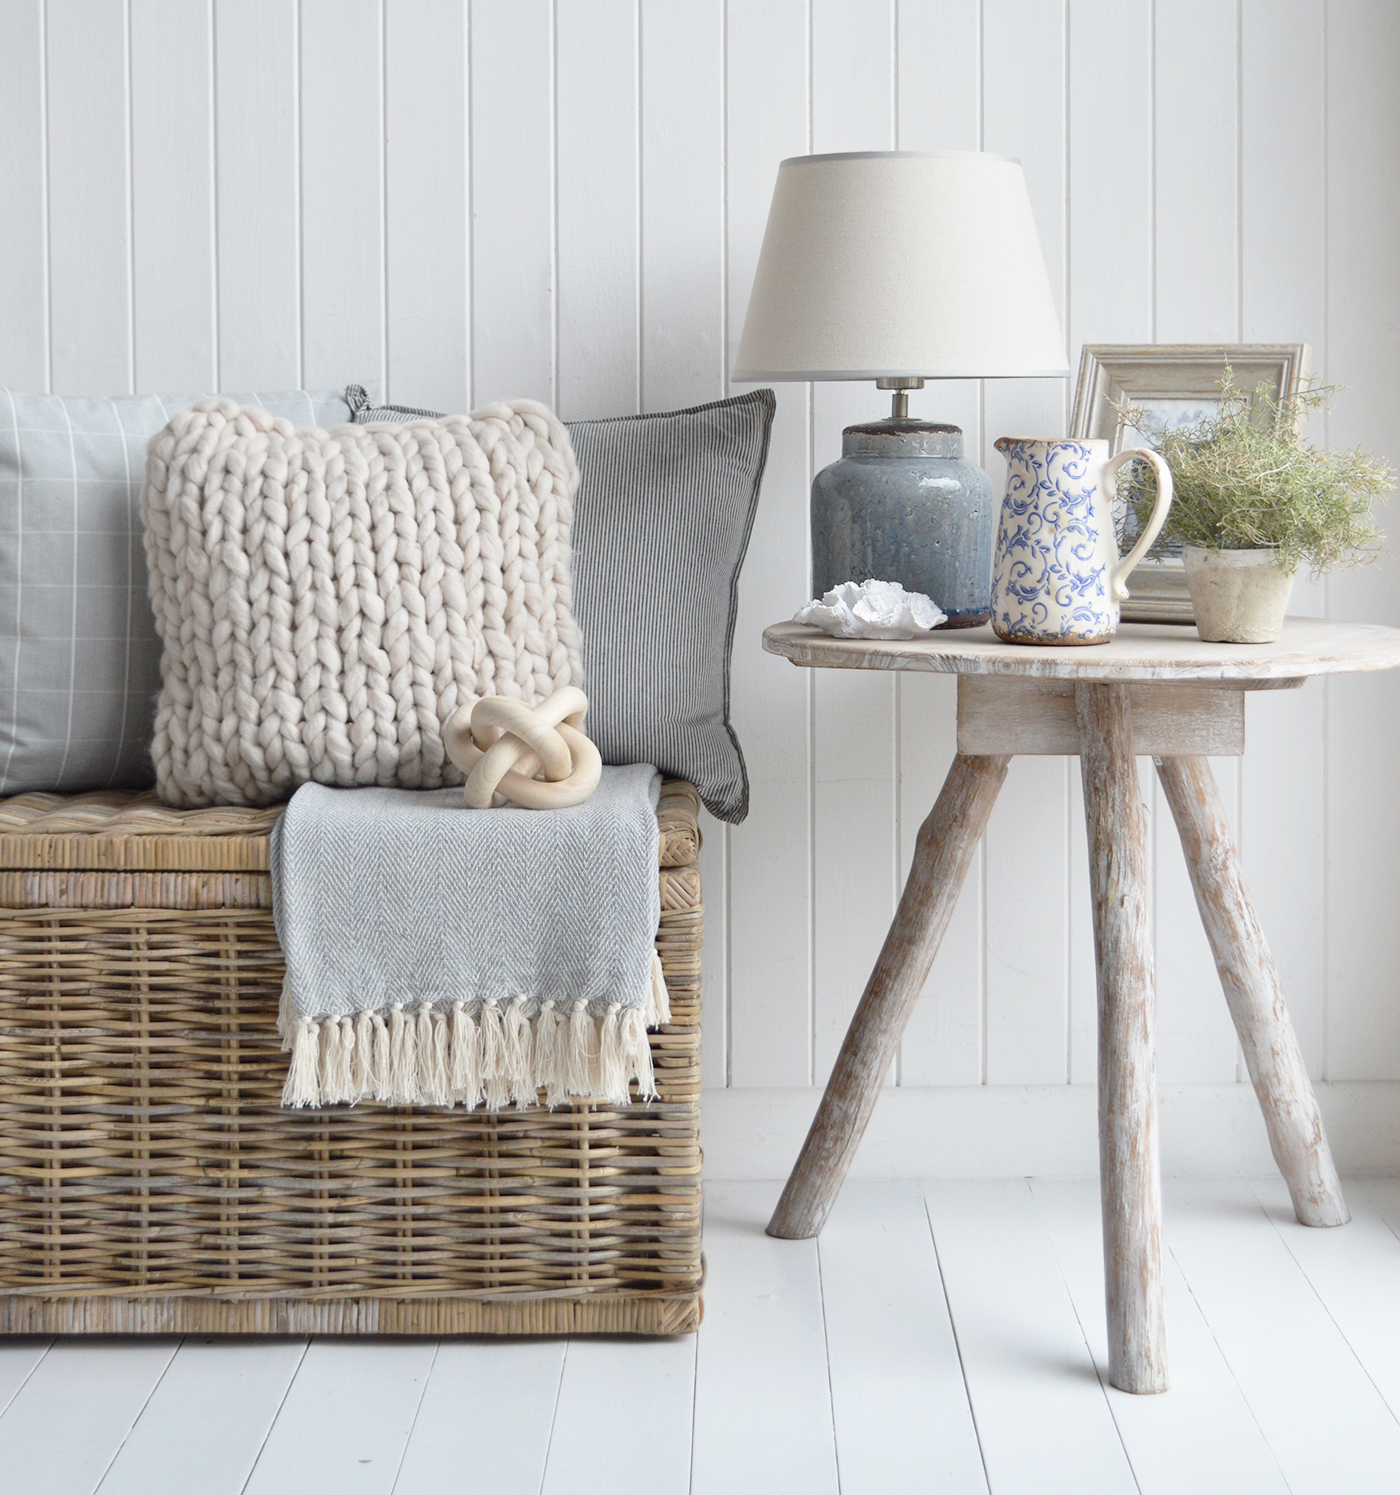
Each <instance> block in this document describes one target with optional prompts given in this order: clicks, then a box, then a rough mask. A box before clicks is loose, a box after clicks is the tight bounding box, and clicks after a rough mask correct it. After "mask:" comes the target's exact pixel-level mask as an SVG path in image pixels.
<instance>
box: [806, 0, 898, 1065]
mask: <svg viewBox="0 0 1400 1495" xmlns="http://www.w3.org/2000/svg"><path fill="white" fill-rule="evenodd" d="M893 41H894V15H893V0H813V5H812V149H813V150H814V151H850V150H889V149H891V147H892V146H893V145H894V53H893ZM812 409H813V431H812V437H813V450H814V466H815V467H817V468H822V467H825V466H826V465H827V464H828V463H829V462H833V461H835V460H836V458H837V457H839V456H840V455H841V431H842V428H843V427H844V426H848V425H851V424H854V423H855V422H857V421H865V420H871V419H877V418H879V417H880V416H881V415H883V414H886V413H888V410H889V396H888V395H887V394H882V393H880V392H879V391H877V390H875V389H874V388H873V387H872V386H871V385H870V384H861V383H846V382H840V383H820V384H817V385H815V386H814V387H813V407H812ZM841 579H842V580H843V581H844V580H846V579H847V578H845V577H843V578H841ZM856 579H857V580H864V578H856ZM813 690H814V694H815V702H816V713H815V734H816V735H815V739H814V763H815V768H816V788H815V841H814V847H813V855H814V861H815V868H816V873H817V875H816V880H815V885H814V889H813V900H814V904H813V907H814V916H815V921H816V923H815V931H816V938H815V955H816V964H815V970H814V1010H815V1014H816V1042H815V1049H814V1062H815V1078H816V1080H817V1081H818V1082H825V1080H826V1076H827V1073H828V1071H829V1070H830V1068H831V1065H832V1062H833V1061H834V1060H835V1058H836V1051H837V1049H838V1047H839V1046H840V1042H841V1038H842V1036H843V1035H844V1033H845V1031H846V1025H847V1023H848V1022H849V1021H850V1016H851V1013H852V1012H853V1011H854V1010H855V1004H856V1002H857V1001H858V1000H859V998H860V994H861V990H862V988H863V987H864V985H865V978H866V976H867V975H868V974H869V972H870V967H871V966H872V965H873V964H874V962H875V957H876V955H877V954H878V953H879V949H880V944H881V942H882V941H883V939H884V937H885V932H886V930H887V929H888V928H889V923H890V918H891V916H892V914H893V912H894V900H895V877H896V872H897V867H896V862H895V857H896V848H895V815H894V805H895V781H894V770H895V730H894V677H893V676H891V675H888V674H878V673H875V672H869V673H867V672H865V671H862V670H820V671H818V672H817V673H816V678H815V680H814V681H813Z"/></svg>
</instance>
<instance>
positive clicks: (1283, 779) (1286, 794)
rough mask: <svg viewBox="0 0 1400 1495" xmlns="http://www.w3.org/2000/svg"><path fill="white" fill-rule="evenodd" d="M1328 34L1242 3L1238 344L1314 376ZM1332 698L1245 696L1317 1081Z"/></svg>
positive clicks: (1262, 812) (1293, 16)
mask: <svg viewBox="0 0 1400 1495" xmlns="http://www.w3.org/2000/svg"><path fill="white" fill-rule="evenodd" d="M1324 39H1325V26H1324V20H1323V0H1245V3H1244V5H1243V9H1242V25H1241V47H1240V64H1241V78H1240V98H1241V148H1240V164H1241V177H1240V196H1241V215H1240V221H1241V226H1242V231H1243V232H1242V242H1241V246H1240V264H1241V276H1240V284H1241V293H1242V315H1241V324H1240V335H1241V336H1242V338H1243V340H1244V341H1246V342H1251V343H1292V342H1306V343H1310V344H1311V345H1312V349H1313V365H1314V368H1316V369H1317V370H1318V371H1319V372H1323V371H1325V369H1326V364H1327V349H1326V345H1325V339H1326V326H1327V308H1326V280H1327V271H1326V241H1325V235H1326V203H1327V195H1326V162H1325V159H1324V157H1325V140H1326V130H1325V122H1326V101H1325V97H1324V87H1323V85H1324V74H1325V66H1326V64H1325V55H1324V51H1323V45H1324ZM1280 160H1283V161H1287V163H1288V168H1287V170H1286V171H1280V170H1279V166H1278V163H1279V161H1280ZM1317 426H1318V429H1317V430H1316V432H1315V435H1316V438H1317V439H1319V440H1320V439H1321V438H1322V435H1323V432H1322V429H1321V422H1318V423H1317ZM1325 606H1326V604H1325V600H1324V584H1323V583H1321V582H1318V583H1312V582H1310V581H1309V580H1308V579H1307V577H1306V576H1300V577H1299V579H1298V581H1297V582H1296V583H1295V584H1294V588H1293V597H1292V600H1291V602H1290V605H1289V611H1290V612H1293V613H1299V614H1302V615H1304V616H1312V617H1319V616H1321V615H1322V613H1323V612H1324V610H1325ZM1326 700H1327V687H1326V685H1325V684H1324V683H1323V682H1322V681H1321V680H1314V681H1311V682H1309V684H1308V685H1306V686H1305V687H1304V688H1303V689H1302V690H1287V691H1258V692H1256V693H1255V694H1254V695H1252V696H1251V697H1250V698H1249V705H1248V714H1249V724H1248V727H1249V752H1248V754H1247V755H1246V757H1245V759H1244V762H1243V764H1242V765H1241V770H1240V787H1241V802H1240V841H1241V848H1242V855H1243V858H1244V869H1245V875H1246V877H1248V879H1249V887H1250V892H1251V895H1252V896H1253V898H1254V903H1255V907H1256V908H1257V910H1258V913H1259V918H1260V921H1261V922H1262V924H1263V926H1264V929H1265V932H1266V933H1267V935H1268V939H1269V947H1270V949H1271V950H1272V951H1273V954H1274V959H1275V960H1276V961H1277V962H1278V967H1279V974H1280V976H1281V977H1282V979H1283V990H1284V994H1285V996H1286V997H1287V999H1288V1007H1289V1011H1290V1013H1291V1014H1292V1017H1293V1025H1294V1027H1295V1028H1296V1029H1297V1031H1298V1039H1299V1042H1300V1043H1301V1044H1302V1046H1303V1053H1304V1055H1305V1056H1306V1058H1307V1062H1308V1068H1309V1071H1310V1072H1311V1074H1312V1075H1313V1077H1314V1078H1315V1079H1317V1078H1321V1077H1322V1073H1323V1064H1324V1059H1325V1053H1326V1044H1325V1027H1326V971H1325V965H1324V961H1323V933H1324V927H1325V921H1324V917H1323V913H1324V894H1325V873H1324V866H1323V859H1324V844H1325V842H1324V827H1325V824H1326V819H1325V806H1326V799H1327V795H1328V794H1329V793H1330V792H1331V791H1330V787H1329V785H1328V783H1327V759H1326V754H1325V719H1324V710H1325V706H1326ZM1280 805H1287V806H1288V812H1287V813H1286V814H1280V813H1279V807H1280Z"/></svg>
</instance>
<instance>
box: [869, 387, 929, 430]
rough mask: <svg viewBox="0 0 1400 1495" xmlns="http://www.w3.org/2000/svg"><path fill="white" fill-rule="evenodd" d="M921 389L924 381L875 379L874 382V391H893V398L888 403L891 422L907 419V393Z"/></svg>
mask: <svg viewBox="0 0 1400 1495" xmlns="http://www.w3.org/2000/svg"><path fill="white" fill-rule="evenodd" d="M923 387H924V381H923V380H922V379H918V378H914V379H877V380H876V381H875V388H876V389H888V390H892V391H893V397H892V399H891V401H890V419H891V420H908V419H909V391H910V390H911V389H922V388H923Z"/></svg>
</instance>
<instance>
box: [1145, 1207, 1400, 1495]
mask: <svg viewBox="0 0 1400 1495" xmlns="http://www.w3.org/2000/svg"><path fill="white" fill-rule="evenodd" d="M1165 1196H1166V1211H1165V1219H1166V1239H1167V1243H1168V1246H1169V1249H1170V1250H1171V1252H1172V1254H1173V1256H1175V1258H1176V1260H1177V1262H1178V1264H1179V1265H1180V1267H1181V1270H1182V1272H1183V1274H1184V1276H1185V1278H1186V1281H1187V1282H1188V1283H1189V1285H1190V1288H1191V1291H1192V1293H1193V1294H1194V1296H1195V1298H1196V1301H1197V1302H1198V1303H1199V1304H1200V1306H1201V1312H1202V1313H1203V1314H1204V1315H1205V1318H1206V1321H1207V1322H1208V1323H1209V1324H1210V1327H1211V1331H1212V1333H1213V1334H1214V1335H1215V1338H1216V1340H1217V1342H1218V1343H1219V1345H1220V1349H1221V1352H1222V1353H1223V1354H1224V1356H1225V1358H1226V1360H1227V1361H1228V1362H1229V1364H1230V1368H1231V1369H1232V1370H1233V1372H1234V1374H1235V1378H1236V1380H1237V1381H1238V1382H1239V1385H1240V1390H1241V1391H1242V1392H1243V1394H1244V1396H1245V1399H1246V1400H1247V1401H1248V1402H1249V1405H1250V1407H1251V1408H1252V1409H1253V1411H1254V1415H1255V1417H1256V1418H1257V1419H1258V1421H1259V1426H1260V1428H1261V1429H1262V1430H1263V1433H1264V1437H1265V1439H1266V1440H1267V1441H1268V1444H1269V1447H1270V1449H1271V1450H1272V1451H1273V1454H1274V1457H1275V1458H1276V1459H1277V1460H1278V1462H1279V1467H1280V1468H1281V1469H1282V1470H1283V1475H1284V1478H1285V1479H1286V1480H1287V1481H1288V1487H1289V1489H1290V1490H1291V1491H1292V1492H1293V1495H1343V1492H1345V1495H1372V1492H1374V1495H1382V1492H1385V1495H1394V1492H1395V1489H1396V1486H1397V1478H1400V1476H1397V1471H1400V1424H1397V1422H1396V1421H1395V1419H1394V1417H1393V1416H1392V1415H1391V1412H1390V1409H1389V1408H1388V1407H1387V1406H1386V1404H1385V1402H1384V1400H1383V1399H1382V1398H1381V1395H1380V1393H1379V1392H1378V1391H1377V1390H1376V1387H1375V1385H1374V1383H1373V1382H1372V1381H1371V1378H1370V1377H1369V1376H1368V1375H1367V1374H1366V1371H1365V1368H1364V1367H1363V1366H1362V1365H1361V1363H1360V1362H1359V1361H1358V1360H1357V1358H1356V1355H1355V1354H1354V1353H1353V1351H1352V1348H1351V1346H1350V1345H1348V1344H1347V1342H1346V1339H1345V1338H1344V1337H1343V1335H1342V1333H1341V1331H1340V1330H1339V1329H1338V1327H1337V1325H1336V1323H1335V1322H1334V1321H1333V1319H1332V1317H1331V1316H1330V1315H1329V1314H1328V1312H1327V1310H1326V1308H1325V1307H1324V1306H1323V1304H1322V1302H1321V1301H1319V1299H1318V1297H1317V1295H1316V1293H1315V1292H1314V1291H1313V1289H1312V1287H1311V1286H1310V1284H1309V1282H1308V1278H1307V1277H1306V1275H1305V1274H1304V1272H1303V1271H1302V1269H1301V1268H1300V1267H1299V1265H1298V1263H1297V1261H1296V1260H1295V1259H1294V1258H1293V1256H1291V1255H1290V1254H1289V1251H1288V1248H1287V1247H1286V1246H1285V1245H1284V1243H1283V1241H1282V1239H1281V1238H1280V1236H1279V1233H1278V1231H1277V1230H1276V1229H1275V1227H1274V1223H1273V1221H1271V1220H1270V1219H1269V1217H1268V1215H1267V1214H1266V1213H1265V1211H1264V1210H1263V1208H1262V1207H1261V1206H1260V1204H1259V1201H1258V1200H1257V1199H1256V1198H1255V1196H1254V1194H1253V1191H1252V1190H1251V1189H1249V1187H1248V1186H1247V1185H1245V1184H1243V1183H1242V1181H1239V1180H1234V1179H1231V1180H1228V1181H1225V1182H1219V1183H1214V1182H1209V1181H1186V1180H1168V1181H1167V1183H1166V1187H1165ZM1341 1229H1342V1230H1348V1229H1350V1227H1349V1226H1342V1227H1341Z"/></svg>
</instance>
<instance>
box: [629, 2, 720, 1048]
mask: <svg viewBox="0 0 1400 1495" xmlns="http://www.w3.org/2000/svg"><path fill="white" fill-rule="evenodd" d="M724 63H725V56H724V6H723V0H704V3H693V4H690V5H687V6H675V5H670V4H667V3H664V0H643V3H642V6H641V81H640V87H641V106H642V107H641V142H642V263H641V271H642V347H641V357H642V368H641V376H642V377H641V400H642V408H643V409H644V410H670V409H675V408H677V407H684V406H687V405H694V404H698V403H701V402H703V401H705V400H713V399H718V398H719V397H720V396H722V395H723V394H724V389H725V375H726V373H727V369H726V367H725V363H726V358H725V314H726V309H725V301H724ZM701 831H702V835H703V838H704V841H703V846H702V849H701V853H700V877H701V880H702V882H703V884H704V887H705V901H706V906H707V907H713V908H716V909H720V910H722V909H725V908H727V906H728V901H729V900H728V882H729V865H728V863H729V836H728V830H727V828H726V827H725V826H723V825H721V824H720V823H719V822H717V821H715V820H714V819H712V818H711V817H710V816H708V815H704V816H702V817H701ZM711 929H713V930H714V932H715V938H714V940H711V939H710V938H709V931H710V930H711ZM727 935H728V929H727V923H726V921H725V919H724V918H723V917H721V918H720V919H717V920H715V921H713V923H707V925H706V937H705V951H704V960H703V967H702V972H701V979H702V984H703V994H704V999H705V1002H706V1005H707V1006H708V1007H709V1009H710V1010H711V1011H713V1010H714V1009H715V1008H716V1007H723V1005H724V996H725V988H726V984H727V973H728V945H727ZM722 1038H723V1030H722V1029H721V1030H720V1032H718V1033H716V1034H714V1035H707V1054H706V1065H707V1070H706V1072H707V1074H711V1075H713V1074H715V1073H716V1071H717V1069H720V1070H721V1071H722V1058H721V1056H722V1053H723V1050H722V1049H720V1048H718V1047H717V1045H718V1044H719V1042H720V1040H721V1039H722Z"/></svg>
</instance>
